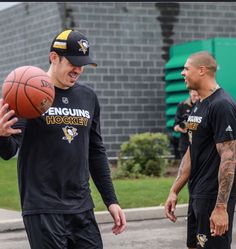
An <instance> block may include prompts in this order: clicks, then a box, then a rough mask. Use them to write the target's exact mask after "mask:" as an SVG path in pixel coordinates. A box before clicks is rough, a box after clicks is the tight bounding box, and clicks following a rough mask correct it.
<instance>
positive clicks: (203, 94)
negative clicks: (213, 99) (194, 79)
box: [198, 83, 220, 101]
mask: <svg viewBox="0 0 236 249" xmlns="http://www.w3.org/2000/svg"><path fill="white" fill-rule="evenodd" d="M219 88H220V86H219V85H218V84H217V83H214V84H213V85H212V86H210V87H209V88H207V89H204V90H202V91H201V90H199V92H198V93H199V95H200V101H203V100H204V99H206V98H207V97H209V96H210V95H211V94H213V93H214V92H215V91H216V90H217V89H219Z"/></svg>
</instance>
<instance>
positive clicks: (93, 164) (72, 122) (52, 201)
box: [0, 84, 118, 215]
mask: <svg viewBox="0 0 236 249" xmlns="http://www.w3.org/2000/svg"><path fill="white" fill-rule="evenodd" d="M55 91H56V96H55V100H54V102H53V105H52V107H50V109H49V110H48V111H47V112H46V113H45V114H44V115H42V116H41V117H39V118H36V119H28V120H25V119H20V120H19V121H18V122H17V123H16V125H15V127H17V128H21V129H22V131H23V132H22V134H21V135H12V136H10V137H7V138H6V137H0V156H1V157H2V158H4V159H9V158H11V157H12V156H14V155H15V154H16V152H17V149H18V147H19V154H18V163H17V164H18V182H19V190H20V196H21V206H22V214H23V215H27V214H36V213H79V212H83V211H85V210H88V209H91V208H93V207H94V204H93V201H92V198H91V193H90V192H91V191H90V187H89V176H90V174H91V176H92V179H93V181H94V182H95V185H96V187H97V188H98V190H99V192H100V194H101V196H102V198H103V201H104V203H105V205H106V206H107V207H108V206H109V205H110V204H112V203H118V201H117V198H116V195H115V191H114V187H113V184H112V181H111V177H110V169H109V164H108V160H107V155H106V151H105V147H104V144H103V141H102V137H101V133H100V107H99V102H98V99H97V96H96V94H95V93H94V91H93V90H92V89H90V88H89V87H87V86H84V85H80V84H75V86H73V87H72V88H69V89H67V90H62V89H59V88H55Z"/></svg>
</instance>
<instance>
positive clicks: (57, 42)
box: [53, 29, 72, 49]
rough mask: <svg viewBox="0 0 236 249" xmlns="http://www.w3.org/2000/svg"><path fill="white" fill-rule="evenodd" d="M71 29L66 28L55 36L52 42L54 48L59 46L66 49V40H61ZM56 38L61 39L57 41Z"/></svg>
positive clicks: (65, 38)
mask: <svg viewBox="0 0 236 249" xmlns="http://www.w3.org/2000/svg"><path fill="white" fill-rule="evenodd" d="M71 31H72V30H71V29H68V30H65V31H63V32H62V33H60V34H59V35H58V36H57V38H56V41H55V42H54V43H53V47H54V48H60V49H66V48H67V44H66V42H63V41H66V40H67V38H68V36H69V34H70V33H71ZM57 40H61V41H57Z"/></svg>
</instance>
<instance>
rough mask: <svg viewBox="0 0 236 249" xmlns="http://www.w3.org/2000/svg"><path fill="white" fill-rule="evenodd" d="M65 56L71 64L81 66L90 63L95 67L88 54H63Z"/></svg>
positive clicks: (95, 64)
mask: <svg viewBox="0 0 236 249" xmlns="http://www.w3.org/2000/svg"><path fill="white" fill-rule="evenodd" d="M65 58H66V59H67V60H68V61H69V62H70V63H71V64H72V65H73V66H77V67H82V66H86V65H92V66H94V67H97V63H95V62H94V61H93V60H92V59H91V58H90V57H89V56H74V55H73V56H67V55H66V56H65Z"/></svg>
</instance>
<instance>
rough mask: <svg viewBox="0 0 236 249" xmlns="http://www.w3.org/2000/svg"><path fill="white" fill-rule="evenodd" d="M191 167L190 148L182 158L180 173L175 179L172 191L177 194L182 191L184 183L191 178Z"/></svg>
mask: <svg viewBox="0 0 236 249" xmlns="http://www.w3.org/2000/svg"><path fill="white" fill-rule="evenodd" d="M190 169H191V161H190V152H189V149H188V150H187V152H186V153H185V155H184V157H183V158H182V160H181V163H180V166H179V171H178V175H177V177H176V179H175V182H174V184H173V186H172V187H171V190H170V192H174V193H175V194H178V193H179V192H180V190H181V189H182V188H183V187H184V185H185V184H186V183H187V181H188V179H189V175H190Z"/></svg>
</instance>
